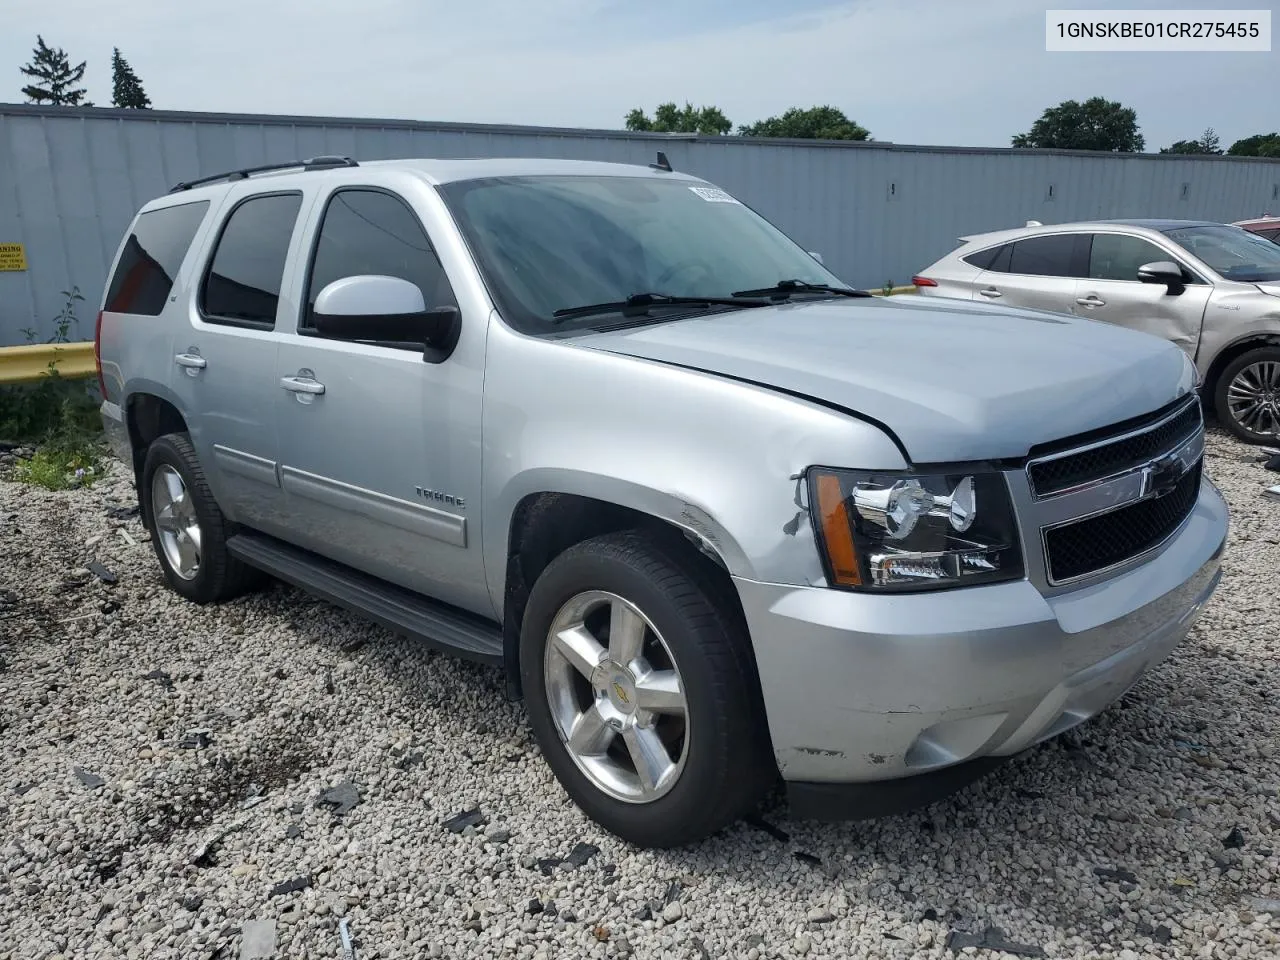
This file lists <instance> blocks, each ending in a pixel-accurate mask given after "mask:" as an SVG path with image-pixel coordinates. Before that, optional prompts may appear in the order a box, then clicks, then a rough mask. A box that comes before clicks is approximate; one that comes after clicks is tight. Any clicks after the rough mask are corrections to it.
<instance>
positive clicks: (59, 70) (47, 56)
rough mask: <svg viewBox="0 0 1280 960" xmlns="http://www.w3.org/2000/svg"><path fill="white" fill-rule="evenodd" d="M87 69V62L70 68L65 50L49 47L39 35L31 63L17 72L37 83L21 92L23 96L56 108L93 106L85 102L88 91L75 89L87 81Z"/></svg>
mask: <svg viewBox="0 0 1280 960" xmlns="http://www.w3.org/2000/svg"><path fill="white" fill-rule="evenodd" d="M84 68H85V61H83V60H82V61H80V63H79V64H77V65H76V66H74V67H73V66H71V60H70V59H69V58H68V57H67V53H66V51H65V50H63V49H62V48H61V47H59V48H58V49H54V48H53V47H49V46H46V45H45V42H44V37H42V36H40V35H39V34H37V35H36V45H35V49H34V50H32V55H31V62H30V63H28V64H27V65H26V66H24V67H19V68H18V69H19V70H21V71H22V73H23V74H24V75H26V76H28V77H31V78H33V79H34V81H35V82H34V83H31V84H28V85H27V86H25V87H23V88H22V93H23V96H25V97H26V98H27V99H28V100H30V101H31V102H32V103H40V104H44V103H47V104H49V105H50V106H53V107H79V106H85V107H89V106H93V104H90V103H84V102H83V101H84V95H85V93H86V92H87V91H86V90H85V89H84V88H83V87H77V86H76V84H77V83H79V82H80V81H81V80H83V79H84Z"/></svg>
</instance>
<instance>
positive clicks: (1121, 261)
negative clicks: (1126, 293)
mask: <svg viewBox="0 0 1280 960" xmlns="http://www.w3.org/2000/svg"><path fill="white" fill-rule="evenodd" d="M1168 259H1170V257H1169V254H1167V253H1165V252H1164V251H1163V250H1161V249H1160V248H1159V247H1157V246H1156V245H1155V244H1154V243H1150V242H1149V241H1146V240H1143V239H1142V238H1141V237H1126V236H1124V235H1123V234H1119V233H1095V234H1094V235H1093V246H1092V248H1091V249H1090V251H1089V278H1090V279H1091V280H1132V281H1134V282H1135V283H1136V282H1138V268H1139V267H1141V266H1143V265H1144V264H1147V263H1155V262H1156V261H1159V260H1168Z"/></svg>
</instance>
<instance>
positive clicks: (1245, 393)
mask: <svg viewBox="0 0 1280 960" xmlns="http://www.w3.org/2000/svg"><path fill="white" fill-rule="evenodd" d="M1213 401H1214V410H1215V411H1216V412H1217V414H1218V419H1219V420H1220V421H1221V422H1222V425H1223V426H1224V427H1226V428H1227V429H1228V430H1230V431H1231V432H1232V433H1233V434H1235V435H1236V436H1237V437H1239V438H1240V439H1241V440H1244V441H1245V442H1246V443H1274V442H1275V441H1276V440H1278V439H1280V347H1259V348H1257V349H1255V350H1249V351H1246V352H1245V353H1242V354H1241V355H1240V356H1238V357H1236V358H1235V359H1234V360H1232V361H1231V362H1230V363H1229V364H1227V366H1226V369H1224V370H1223V371H1222V374H1221V376H1219V377H1218V381H1217V383H1216V384H1215V387H1214V398H1213Z"/></svg>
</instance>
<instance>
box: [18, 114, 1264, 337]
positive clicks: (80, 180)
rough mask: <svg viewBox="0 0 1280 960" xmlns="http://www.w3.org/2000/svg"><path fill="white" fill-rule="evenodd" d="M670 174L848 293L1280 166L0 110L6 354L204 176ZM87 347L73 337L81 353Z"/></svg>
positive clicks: (1232, 213)
mask: <svg viewBox="0 0 1280 960" xmlns="http://www.w3.org/2000/svg"><path fill="white" fill-rule="evenodd" d="M658 149H663V150H665V151H666V153H667V155H668V157H669V158H670V159H671V162H672V165H673V166H675V167H676V168H678V169H681V170H686V171H689V172H692V173H694V174H697V175H698V176H702V177H705V178H707V179H708V180H711V181H714V182H715V183H717V184H719V185H720V186H722V187H724V188H725V189H727V190H729V191H730V192H731V193H733V194H735V195H736V196H738V197H740V198H742V199H743V200H744V201H746V202H747V203H749V204H751V205H752V206H753V207H755V208H756V209H757V210H759V211H760V212H761V213H762V214H764V215H765V216H766V217H768V218H769V219H771V220H772V221H773V222H774V223H776V224H778V226H780V227H781V228H782V229H783V230H785V231H787V232H788V233H790V234H791V235H792V236H793V237H795V238H796V240H798V241H799V242H800V243H801V244H803V245H804V246H805V247H806V249H810V250H817V251H819V252H821V253H822V255H823V257H824V259H825V261H826V263H827V265H828V266H830V267H831V268H832V269H834V270H835V272H836V273H837V274H838V275H840V276H841V277H842V278H843V279H844V280H845V281H846V282H848V283H851V284H854V285H857V286H861V287H878V286H880V285H882V284H884V283H885V282H892V283H894V284H905V283H909V282H910V278H911V275H912V274H913V273H914V272H915V271H917V270H919V269H920V268H922V267H924V266H925V265H927V264H928V263H930V262H932V261H933V260H935V259H936V258H937V257H939V256H941V255H942V254H943V253H945V252H946V251H948V250H950V249H951V248H952V247H953V246H954V241H955V238H956V237H958V236H961V235H963V234H969V233H978V232H981V231H984V230H993V229H1000V228H1005V227H1010V226H1017V225H1019V224H1021V223H1023V222H1024V221H1026V220H1028V219H1035V220H1041V221H1044V222H1045V223H1054V222H1063V221H1067V220H1077V219H1085V218H1096V217H1136V216H1158V217H1179V218H1205V219H1213V220H1226V221H1230V220H1238V219H1243V218H1245V217H1249V216H1258V215H1261V214H1262V213H1264V212H1267V211H1270V212H1273V213H1274V212H1280V162H1277V161H1261V160H1237V159H1230V160H1228V159H1224V158H1200V159H1193V158H1184V157H1157V156H1150V155H1138V156H1116V155H1090V154H1080V153H1068V152H1062V151H1025V150H1017V151H1014V150H997V149H967V148H936V147H909V146H895V145H888V144H816V143H812V142H804V141H768V140H765V141H761V140H743V139H741V138H736V137H732V138H730V137H725V138H716V137H708V138H690V137H682V138H668V137H662V136H661V135H658V136H654V135H643V134H629V133H624V132H613V131H594V130H551V129H545V128H533V127H495V126H480V125H469V124H431V123H410V122H401V121H378V120H345V119H331V118H314V117H310V118H309V117H272V116H240V115H235V116H232V115H222V114H195V113H172V112H160V111H156V112H151V111H148V112H145V113H144V112H136V111H118V110H101V109H72V108H38V107H26V106H8V105H4V104H0V243H22V244H25V246H26V253H27V260H28V270H27V271H26V272H25V273H6V272H0V346H4V345H10V344H15V343H20V342H22V341H23V334H22V333H21V332H20V331H21V329H22V328H24V327H29V326H36V327H38V329H39V330H40V334H41V335H40V339H44V338H45V337H46V336H47V335H48V333H49V332H51V329H52V327H51V323H52V317H53V316H54V315H56V314H57V312H58V310H59V309H60V308H61V305H62V299H61V297H60V295H59V291H60V290H64V289H67V288H68V287H69V286H70V285H72V284H75V285H77V286H79V288H80V289H81V291H83V293H84V295H85V296H86V298H87V302H86V303H85V304H83V305H81V311H80V315H81V321H82V323H81V328H80V330H79V331H78V336H80V337H82V338H89V337H91V336H92V333H93V331H92V323H91V318H92V316H93V314H94V312H95V311H96V307H97V303H98V300H99V298H100V296H101V290H102V285H103V283H104V281H105V279H106V271H107V268H108V266H109V264H110V260H111V257H112V255H113V253H114V251H115V249H116V245H117V243H118V242H119V240H120V236H121V233H122V232H123V230H124V229H125V227H126V226H127V225H128V223H129V220H130V218H131V217H132V216H133V213H134V212H135V210H136V209H137V208H138V207H139V206H140V205H141V204H142V203H144V202H145V201H147V200H148V199H150V198H152V197H154V196H156V195H157V194H160V193H164V192H165V191H166V190H168V188H169V187H170V186H171V185H172V184H174V183H175V182H177V181H179V180H183V179H189V178H191V177H194V176H199V175H201V174H209V173H217V172H219V171H222V170H229V169H233V168H236V167H245V166H253V165H256V164H262V163H271V162H275V161H288V160H293V159H298V158H302V157H309V156H315V155H319V154H340V155H345V156H353V157H356V158H364V159H382V158H391V157H424V156H434V157H477V156H500V155H507V156H528V157H534V156H536V157H567V158H582V159H592V160H613V161H622V162H629V163H648V162H649V161H651V160H652V159H653V158H654V154H655V151H656V150H658ZM76 336H77V332H76V331H73V338H75V337H76Z"/></svg>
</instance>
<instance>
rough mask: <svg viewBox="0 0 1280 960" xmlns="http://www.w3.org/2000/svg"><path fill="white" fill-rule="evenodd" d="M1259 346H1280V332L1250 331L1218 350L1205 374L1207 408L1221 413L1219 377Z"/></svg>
mask: <svg viewBox="0 0 1280 960" xmlns="http://www.w3.org/2000/svg"><path fill="white" fill-rule="evenodd" d="M1258 347H1280V333H1270V332H1264V333H1249V334H1246V335H1245V336H1243V337H1241V338H1240V339H1238V340H1233V341H1232V342H1231V343H1229V344H1227V345H1226V346H1225V347H1223V348H1222V349H1221V350H1219V351H1218V353H1217V355H1216V356H1215V357H1214V358H1213V361H1212V362H1211V363H1210V364H1209V369H1208V371H1207V372H1206V373H1205V376H1204V401H1205V406H1206V408H1207V409H1210V410H1212V411H1213V412H1214V413H1215V414H1219V415H1220V414H1221V411H1219V410H1218V409H1217V399H1216V398H1217V392H1218V379H1219V378H1220V377H1221V376H1222V373H1223V371H1224V370H1226V369H1227V367H1228V366H1230V364H1231V362H1232V361H1233V360H1236V359H1237V358H1239V357H1241V356H1243V355H1244V354H1246V353H1248V352H1249V351H1250V350H1255V349H1257V348H1258Z"/></svg>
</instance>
